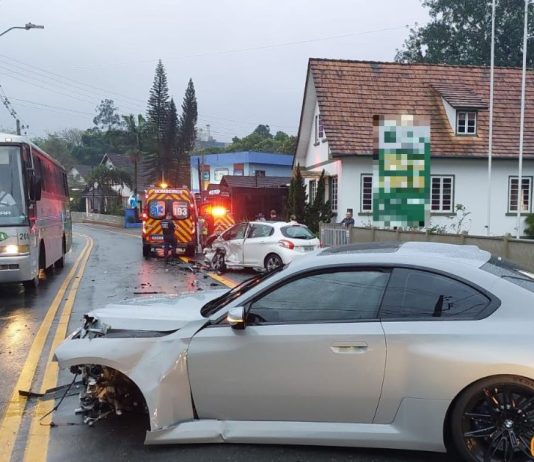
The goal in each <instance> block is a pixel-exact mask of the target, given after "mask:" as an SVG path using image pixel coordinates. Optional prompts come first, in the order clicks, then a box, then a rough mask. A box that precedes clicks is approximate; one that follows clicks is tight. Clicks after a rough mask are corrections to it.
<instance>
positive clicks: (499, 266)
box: [481, 257, 534, 292]
mask: <svg viewBox="0 0 534 462" xmlns="http://www.w3.org/2000/svg"><path fill="white" fill-rule="evenodd" d="M481 269H483V270H485V271H487V272H488V273H492V274H495V275H496V276H499V277H501V278H503V279H506V280H507V281H510V282H512V283H514V284H516V285H518V286H520V287H523V289H527V290H529V291H530V292H534V274H533V273H531V272H529V271H527V270H525V269H523V268H521V267H520V266H518V265H516V264H515V263H513V262H511V261H508V260H504V259H503V258H500V257H491V259H490V261H488V263H486V264H485V265H482V266H481Z"/></svg>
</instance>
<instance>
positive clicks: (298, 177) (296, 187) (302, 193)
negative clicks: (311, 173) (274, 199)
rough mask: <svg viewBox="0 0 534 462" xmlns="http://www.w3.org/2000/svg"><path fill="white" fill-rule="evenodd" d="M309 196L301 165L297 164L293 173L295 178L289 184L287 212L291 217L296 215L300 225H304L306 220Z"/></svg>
mask: <svg viewBox="0 0 534 462" xmlns="http://www.w3.org/2000/svg"><path fill="white" fill-rule="evenodd" d="M307 200H308V195H307V194H306V185H305V184H304V178H303V177H302V173H301V172H300V164H297V166H296V168H295V169H294V171H293V177H292V178H291V182H290V183H289V191H288V196H287V210H288V213H289V214H290V215H295V217H296V218H297V221H298V222H299V223H304V220H305V219H306V201H307Z"/></svg>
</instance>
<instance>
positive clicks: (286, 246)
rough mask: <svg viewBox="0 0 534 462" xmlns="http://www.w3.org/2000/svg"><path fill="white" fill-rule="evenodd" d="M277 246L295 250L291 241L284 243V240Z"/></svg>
mask: <svg viewBox="0 0 534 462" xmlns="http://www.w3.org/2000/svg"><path fill="white" fill-rule="evenodd" d="M278 245H280V246H281V247H285V248H286V249H290V250H293V249H294V248H295V244H293V243H292V242H291V241H286V240H285V239H282V240H280V241H278Z"/></svg>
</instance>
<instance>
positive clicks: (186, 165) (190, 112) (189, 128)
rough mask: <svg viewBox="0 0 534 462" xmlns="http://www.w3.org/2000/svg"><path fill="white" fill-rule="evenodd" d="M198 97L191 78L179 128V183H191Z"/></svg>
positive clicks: (186, 91)
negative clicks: (191, 159)
mask: <svg viewBox="0 0 534 462" xmlns="http://www.w3.org/2000/svg"><path fill="white" fill-rule="evenodd" d="M197 119H198V109H197V97H196V94H195V86H194V85H193V80H192V79H189V83H188V84H187V88H186V90H185V95H184V100H183V102H182V115H181V116H180V127H179V130H178V176H177V179H176V181H177V184H178V185H187V186H190V184H191V167H190V158H189V154H190V153H191V151H192V150H193V148H194V147H195V141H196V139H197Z"/></svg>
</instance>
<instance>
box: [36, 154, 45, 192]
mask: <svg viewBox="0 0 534 462" xmlns="http://www.w3.org/2000/svg"><path fill="white" fill-rule="evenodd" d="M33 166H34V168H35V175H36V176H37V177H38V178H41V187H42V188H43V191H46V181H45V180H46V179H45V177H44V175H43V173H44V172H43V166H42V164H41V158H40V157H38V156H34V157H33Z"/></svg>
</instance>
